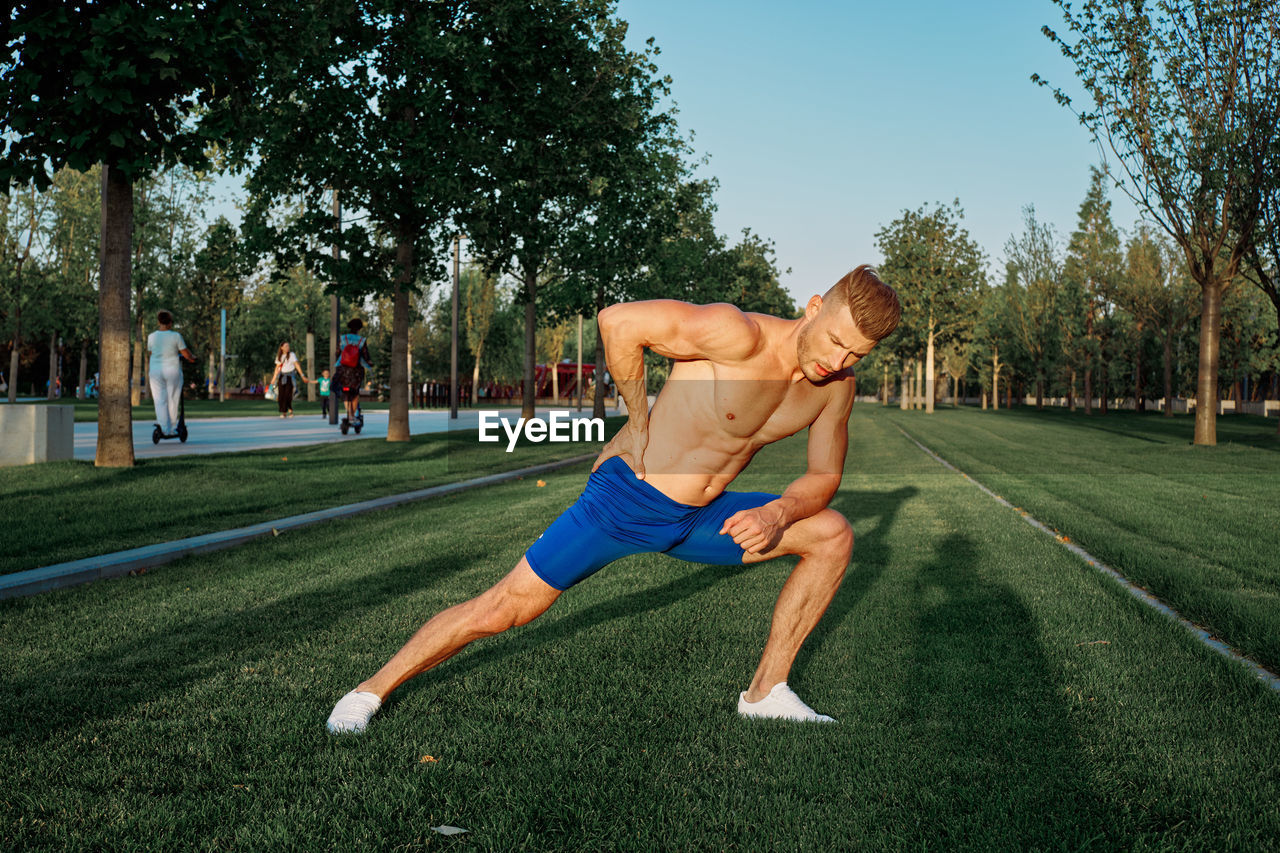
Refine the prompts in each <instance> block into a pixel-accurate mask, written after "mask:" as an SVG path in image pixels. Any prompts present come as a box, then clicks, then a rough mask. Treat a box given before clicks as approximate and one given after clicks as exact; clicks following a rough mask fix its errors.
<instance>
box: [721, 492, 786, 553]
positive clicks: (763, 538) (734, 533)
mask: <svg viewBox="0 0 1280 853" xmlns="http://www.w3.org/2000/svg"><path fill="white" fill-rule="evenodd" d="M785 530H786V526H785V525H784V524H783V523H782V509H781V508H779V507H777V506H774V505H773V504H772V503H767V504H765V505H764V506H759V507H756V508H755V509H743V510H739V511H738V512H735V513H734V514H733V515H731V516H729V517H728V518H726V519H725V520H724V526H723V527H721V528H720V532H721V533H722V534H726V535H728V536H731V537H733V541H734V542H736V543H737V544H738V547H740V548H742V550H744V551H746V552H747V553H748V554H760V553H763V552H765V551H768V550H771V549H772V548H774V547H775V546H777V544H778V540H780V539H781V538H782V534H783V532H784V531H785Z"/></svg>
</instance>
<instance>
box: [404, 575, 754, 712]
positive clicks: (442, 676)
mask: <svg viewBox="0 0 1280 853" xmlns="http://www.w3.org/2000/svg"><path fill="white" fill-rule="evenodd" d="M758 567H759V564H753V565H750V566H748V565H745V564H743V565H736V566H711V565H704V566H703V568H702V569H701V570H700V571H697V572H694V573H693V574H691V575H682V576H680V577H679V578H676V579H675V580H673V581H671V582H669V583H665V584H663V585H662V586H659V587H646V588H644V589H641V590H637V591H636V592H632V593H628V594H627V595H623V596H620V597H618V598H611V599H609V600H607V601H602V602H600V603H599V604H596V605H593V606H591V607H589V608H587V609H586V610H582V611H580V612H578V613H575V614H573V615H572V616H566V617H565V618H563V619H556V618H555V617H554V615H553V614H554V613H555V607H554V605H553V606H552V608H551V610H549V611H547V613H546V614H544V615H543V616H540V617H539V618H538V619H537V621H535V622H533V623H531V625H530V627H528V628H525V629H521V630H519V632H518V634H516V636H515V637H514V638H513V639H515V641H514V642H500V641H499V642H494V640H499V638H500V637H502V636H503V635H498V637H494V638H492V639H491V640H490V641H489V642H487V643H485V644H483V645H481V646H480V647H479V648H475V647H473V648H471V649H470V650H468V651H466V652H464V653H463V654H462V655H459V656H458V657H456V658H453V659H452V660H451V661H449V662H448V663H446V664H444V665H442V666H441V667H438V668H437V669H433V670H430V671H429V672H426V673H423V674H422V675H420V676H418V677H417V678H415V679H414V680H412V681H410V682H408V683H407V684H406V685H405V686H404V687H402V688H400V690H399V691H398V693H406V692H408V691H411V690H414V689H422V688H434V687H436V686H437V683H438V682H439V681H452V680H454V679H457V678H460V677H462V676H464V675H466V674H468V673H470V672H473V671H476V670H484V669H486V668H488V667H491V666H494V665H495V664H497V663H498V662H499V661H502V660H505V659H506V658H508V657H510V656H512V655H518V654H527V653H528V651H529V649H530V648H536V647H538V646H542V645H546V644H552V643H563V642H564V641H565V640H567V639H568V638H570V637H573V636H575V635H577V634H581V633H583V632H585V631H588V630H590V629H591V628H595V627H597V626H599V625H603V624H604V623H606V622H611V621H613V620H614V619H623V618H629V617H631V616H635V615H637V614H640V613H645V612H648V611H651V610H661V609H662V608H664V607H667V606H669V605H671V604H674V603H676V602H677V601H680V600H682V599H685V598H690V597H692V596H695V595H697V594H698V593H701V592H703V591H705V590H707V589H710V588H711V587H713V586H715V585H716V584H718V583H722V582H724V581H727V580H730V579H731V578H734V577H737V576H738V575H740V574H742V573H743V572H746V571H749V570H752V569H756V568H758ZM393 698H394V697H393ZM394 708H395V705H394V704H392V705H390V706H389V709H390V711H391V713H394Z"/></svg>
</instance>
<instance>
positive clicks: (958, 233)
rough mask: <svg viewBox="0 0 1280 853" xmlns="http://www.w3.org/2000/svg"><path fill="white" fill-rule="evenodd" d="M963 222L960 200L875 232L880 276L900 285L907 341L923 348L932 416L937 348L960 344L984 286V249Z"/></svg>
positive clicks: (928, 407)
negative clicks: (940, 343)
mask: <svg viewBox="0 0 1280 853" xmlns="http://www.w3.org/2000/svg"><path fill="white" fill-rule="evenodd" d="M963 220H964V209H963V208H961V207H960V201H959V199H957V200H956V201H955V202H953V203H952V205H951V206H950V207H947V206H944V205H941V204H937V205H935V206H934V208H933V209H932V210H929V209H927V207H923V206H922V207H921V208H920V209H919V210H915V211H910V210H904V211H903V212H902V215H901V216H899V217H898V218H897V219H895V220H894V221H893V222H891V223H889V225H887V226H885V227H884V228H882V229H880V230H879V231H878V232H876V245H877V246H878V247H879V249H880V252H881V254H882V255H883V256H884V261H883V262H882V263H881V265H880V274H881V275H882V276H884V278H885V280H887V281H891V282H894V283H895V285H897V287H898V293H899V294H900V295H901V298H902V302H903V306H902V308H903V311H902V313H903V316H904V317H909V318H911V319H910V320H909V321H908V329H907V330H903V331H909V334H908V335H906V336H904V337H905V338H908V339H914V340H918V341H920V342H922V343H923V344H924V348H925V368H924V372H925V377H924V379H925V388H924V399H925V409H926V411H928V412H930V413H932V412H933V402H934V397H935V396H936V394H935V389H934V379H935V376H936V369H935V366H934V361H935V347H936V345H937V343H938V341H939V340H940V339H941V338H943V337H950V338H951V339H953V340H957V339H960V338H961V337H963V336H964V335H965V334H966V333H967V327H971V326H972V321H971V319H970V318H971V316H972V299H973V295H974V293H975V292H976V291H977V290H978V288H980V287H983V286H984V285H985V273H984V272H983V264H984V259H983V256H982V250H981V249H980V248H979V247H978V244H977V243H976V242H974V241H973V240H972V239H971V238H970V237H969V232H968V231H967V230H965V228H964V227H963V226H962V225H961V223H962V222H963ZM901 334H902V333H901V332H899V335H900V336H901ZM918 347H919V344H917V345H916V349H915V350H914V351H915V352H918V351H919V349H918Z"/></svg>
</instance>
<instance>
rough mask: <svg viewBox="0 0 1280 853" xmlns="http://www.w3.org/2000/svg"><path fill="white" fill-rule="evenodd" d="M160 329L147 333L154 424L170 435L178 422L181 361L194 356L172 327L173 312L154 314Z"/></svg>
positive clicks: (192, 358)
mask: <svg viewBox="0 0 1280 853" xmlns="http://www.w3.org/2000/svg"><path fill="white" fill-rule="evenodd" d="M156 321H157V322H158V323H159V324H160V328H159V329H157V330H156V331H154V332H152V333H151V334H149V335H147V350H148V351H150V353H151V363H150V365H149V371H150V375H151V399H152V401H153V402H154V403H155V405H156V425H157V426H159V427H160V431H161V432H163V433H164V434H165V435H173V432H174V430H175V429H177V424H178V406H179V404H180V403H181V402H182V362H181V361H179V359H182V358H185V359H186V360H187V361H189V362H191V363H192V364H195V361H196V357H195V356H194V355H192V354H191V351H190V350H189V349H187V342H186V341H184V340H183V339H182V335H181V334H179V333H178V332H175V331H174V330H173V315H172V314H170V313H169V312H168V311H161V312H159V313H158V314H156Z"/></svg>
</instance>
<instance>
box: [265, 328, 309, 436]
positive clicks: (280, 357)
mask: <svg viewBox="0 0 1280 853" xmlns="http://www.w3.org/2000/svg"><path fill="white" fill-rule="evenodd" d="M296 377H301V379H302V381H303V382H310V381H311V380H310V379H308V378H307V375H306V374H305V373H303V372H302V365H301V364H300V363H299V362H298V356H297V354H295V353H294V351H293V350H292V349H291V348H290V347H289V342H288V341H285V342H284V343H282V344H281V345H280V349H278V350H276V370H275V373H273V374H271V384H272V385H275V384H276V380H279V381H280V384H279V385H278V386H277V387H276V405H277V406H278V407H279V409H280V417H282V418H291V417H293V394H294V391H296V390H297V389H296V388H295V385H296Z"/></svg>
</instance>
